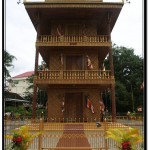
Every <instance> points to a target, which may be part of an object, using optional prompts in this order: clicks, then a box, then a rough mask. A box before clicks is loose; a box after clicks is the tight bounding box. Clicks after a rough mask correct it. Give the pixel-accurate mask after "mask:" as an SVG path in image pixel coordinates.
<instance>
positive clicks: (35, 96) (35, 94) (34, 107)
mask: <svg viewBox="0 0 150 150" xmlns="http://www.w3.org/2000/svg"><path fill="white" fill-rule="evenodd" d="M37 22H38V23H37V40H38V39H39V35H40V22H39V16H38V17H37ZM38 59H39V47H37V46H36V52H35V68H34V76H37V71H38ZM33 85H34V88H33V112H32V119H33V122H34V120H35V117H36V104H37V101H36V100H37V88H38V87H37V84H35V83H33Z"/></svg>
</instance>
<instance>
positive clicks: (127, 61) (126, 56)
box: [105, 44, 144, 112]
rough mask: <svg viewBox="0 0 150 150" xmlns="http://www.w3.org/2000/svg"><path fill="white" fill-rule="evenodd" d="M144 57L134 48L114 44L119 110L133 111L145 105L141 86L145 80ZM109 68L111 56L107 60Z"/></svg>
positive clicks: (117, 104) (106, 63) (106, 64)
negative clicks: (136, 52)
mask: <svg viewBox="0 0 150 150" xmlns="http://www.w3.org/2000/svg"><path fill="white" fill-rule="evenodd" d="M143 64H144V60H143V58H141V57H139V56H137V55H135V54H134V49H132V48H126V47H123V46H120V47H118V46H116V45H115V44H114V45H113V65H114V76H115V81H116V86H115V93H116V107H117V111H119V112H126V111H128V110H130V111H133V103H132V94H133V100H134V108H135V110H136V108H137V107H138V106H139V105H141V106H142V105H143V91H141V89H140V86H141V84H142V82H143V74H144V73H143ZM105 66H106V68H109V57H108V58H107V59H106V60H105Z"/></svg>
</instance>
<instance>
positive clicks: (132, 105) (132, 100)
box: [127, 80, 134, 112]
mask: <svg viewBox="0 0 150 150" xmlns="http://www.w3.org/2000/svg"><path fill="white" fill-rule="evenodd" d="M127 81H128V83H130V85H131V100H132V110H133V112H134V98H133V87H132V83H131V82H130V81H129V80H127Z"/></svg>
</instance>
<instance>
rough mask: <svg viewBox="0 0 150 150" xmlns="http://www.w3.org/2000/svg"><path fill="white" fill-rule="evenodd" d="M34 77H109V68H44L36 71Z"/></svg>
mask: <svg viewBox="0 0 150 150" xmlns="http://www.w3.org/2000/svg"><path fill="white" fill-rule="evenodd" d="M35 78H36V79H63V80H66V79H67V80H68V79H77V80H84V79H109V78H111V71H110V70H105V71H102V70H44V71H38V75H37V76H36V77H35Z"/></svg>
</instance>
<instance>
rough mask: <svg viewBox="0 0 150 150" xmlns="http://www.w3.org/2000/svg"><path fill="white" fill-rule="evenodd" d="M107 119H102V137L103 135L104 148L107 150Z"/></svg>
mask: <svg viewBox="0 0 150 150" xmlns="http://www.w3.org/2000/svg"><path fill="white" fill-rule="evenodd" d="M106 130H107V121H106V118H105V119H104V137H105V149H106V150H108V145H107V139H106Z"/></svg>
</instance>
